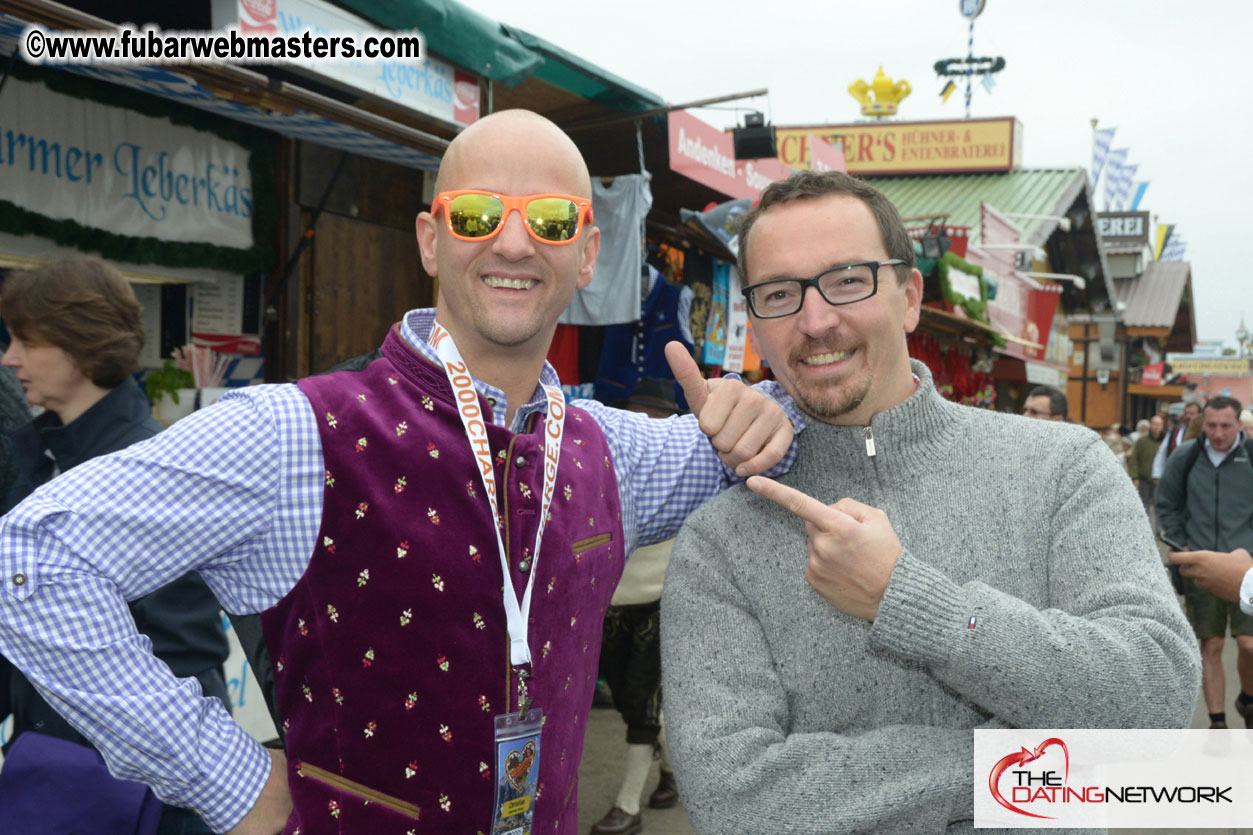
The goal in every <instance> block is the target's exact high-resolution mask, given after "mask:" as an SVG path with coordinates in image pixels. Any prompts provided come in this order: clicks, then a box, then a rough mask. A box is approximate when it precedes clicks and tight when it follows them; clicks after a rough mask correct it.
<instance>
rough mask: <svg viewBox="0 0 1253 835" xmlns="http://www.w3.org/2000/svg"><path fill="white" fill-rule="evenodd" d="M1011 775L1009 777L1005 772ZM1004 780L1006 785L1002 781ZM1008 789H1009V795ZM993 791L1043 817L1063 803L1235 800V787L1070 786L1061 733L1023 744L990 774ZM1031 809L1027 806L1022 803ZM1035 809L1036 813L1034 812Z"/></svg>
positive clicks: (1017, 808)
mask: <svg viewBox="0 0 1253 835" xmlns="http://www.w3.org/2000/svg"><path fill="white" fill-rule="evenodd" d="M1052 748H1057V749H1058V751H1059V752H1060V755H1061V756H1060V761H1059V758H1058V757H1057V756H1052V755H1051V756H1050V757H1049V759H1048V760H1047V761H1046V763H1045V765H1046V766H1051V767H1045V768H1043V769H1041V768H1038V767H1037V768H1027V766H1028V765H1030V764H1031V763H1036V762H1037V761H1038V760H1040V759H1041V758H1042V757H1044V755H1045V754H1046V753H1050V749H1052ZM1007 774H1008V779H1006V775H1007ZM1003 784H1004V785H1003ZM1005 787H1007V788H1008V789H1009V797H1008V798H1006V796H1005V791H1004V790H1003V789H1004V788H1005ZM988 790H989V791H990V792H991V793H992V798H993V799H994V800H995V801H996V802H997V803H998V804H1000V805H1001V806H1003V807H1004V808H1006V809H1008V810H1009V811H1011V812H1014V813H1016V814H1019V815H1025V816H1026V817H1029V818H1040V819H1043V820H1057V816H1056V815H1046V814H1040V812H1044V811H1049V812H1054V811H1060V809H1058V808H1057V805H1059V804H1088V803H1100V804H1109V803H1118V804H1158V803H1167V804H1175V803H1189V804H1193V803H1232V802H1233V801H1232V799H1231V797H1230V792H1231V790H1232V787H1231V786H1224V787H1219V786H1180V785H1177V786H1120V787H1113V786H1079V787H1072V786H1071V785H1070V749H1069V748H1068V747H1067V746H1066V743H1065V741H1064V740H1062V739H1061V738H1059V737H1055V736H1053V737H1048V738H1047V739H1045V740H1044V741H1043V742H1041V743H1040V744H1039V745H1037V746H1036V747H1035V748H1027V747H1022V748H1021V749H1020V750H1018V751H1015V752H1014V753H1011V754H1007V755H1005V756H1004V757H1001V758H1000V759H999V760H997V762H996V764H995V765H994V766H992V770H991V772H990V773H989V774H988ZM1024 806H1025V807H1030V808H1023V807H1024ZM1032 809H1034V810H1037V811H1032Z"/></svg>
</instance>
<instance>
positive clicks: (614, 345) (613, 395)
mask: <svg viewBox="0 0 1253 835" xmlns="http://www.w3.org/2000/svg"><path fill="white" fill-rule="evenodd" d="M691 308H692V291H691V290H690V289H688V288H687V287H684V286H683V285H681V284H677V283H675V282H673V281H671V280H670V279H668V278H665V277H664V276H661V277H659V278H658V279H657V281H656V283H655V284H654V285H653V288H652V291H651V292H650V293H649V294H648V299H647V300H646V301H645V302H644V311H643V314H642V316H641V318H640V320H639V321H638V322H632V323H631V324H628V325H613V326H612V327H609V328H606V329H605V345H604V347H603V348H602V349H601V353H600V370H599V373H598V375H597V378H596V389H595V391H596V399H597V400H599V401H600V402H602V403H608V404H611V405H612V404H615V403H618V402H621V401H623V400H626V399H627V398H628V397H630V396H631V392H632V391H633V390H634V389H635V383H636V381H637V380H638V379H639V378H640V377H660V378H662V379H664V380H673V379H674V374H673V373H672V372H671V371H670V364H669V363H668V362H667V361H666V354H665V348H666V343H667V342H671V341H674V340H678V341H679V342H682V343H683V344H684V345H685V346H686V347H687V349H688V350H689V351H691V350H692V334H691V332H690V331H689V330H688V318H689V317H690V315H691ZM674 393H675V401H676V402H677V403H678V404H679V406H681V407H682V408H683V409H685V410H686V409H687V401H686V400H685V399H684V397H683V389H682V388H681V387H680V386H679V384H678V383H675V384H674Z"/></svg>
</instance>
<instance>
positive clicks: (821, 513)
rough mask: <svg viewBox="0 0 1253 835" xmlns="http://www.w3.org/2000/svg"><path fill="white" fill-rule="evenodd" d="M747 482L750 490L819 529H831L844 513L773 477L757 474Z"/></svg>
mask: <svg viewBox="0 0 1253 835" xmlns="http://www.w3.org/2000/svg"><path fill="white" fill-rule="evenodd" d="M745 483H746V484H747V485H748V489H749V490H752V491H753V492H754V493H758V494H760V495H762V496H765V497H766V498H767V499H769V500H770V501H772V502H774V503H775V504H777V505H778V506H779V507H781V508H783V509H784V510H786V511H789V512H790V513H793V514H795V515H796V516H799V517H800V518H801V519H804V520H805V521H806V522H809V523H811V524H813V525H815V526H817V527H818V529H819V530H823V531H830V530H831V529H832V521H833V520H834V519H835V518H836V516H837V515H843V514H840V511H838V510H835V509H834V508H831V507H828V506H827V505H825V504H823V503H822V502H820V501H818V500H817V499H815V498H814V497H813V496H810V495H807V494H805V493H802V492H801V491H800V490H797V489H796V488H794V487H789V486H787V485H786V484H780V483H779V482H777V481H775V480H774V479H771V478H765V477H763V476H757V475H755V476H753V477H752V478H750V479H748V481H747V482H745Z"/></svg>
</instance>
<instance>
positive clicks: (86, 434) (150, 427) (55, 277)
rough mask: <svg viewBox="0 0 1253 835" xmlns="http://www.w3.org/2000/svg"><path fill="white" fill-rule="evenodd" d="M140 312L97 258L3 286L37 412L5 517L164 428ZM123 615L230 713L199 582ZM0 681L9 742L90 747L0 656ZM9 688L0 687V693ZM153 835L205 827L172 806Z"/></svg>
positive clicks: (143, 601)
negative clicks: (47, 488) (29, 735)
mask: <svg viewBox="0 0 1253 835" xmlns="http://www.w3.org/2000/svg"><path fill="white" fill-rule="evenodd" d="M141 315H142V309H141V307H140V304H139V302H138V300H137V299H136V298H135V293H134V291H133V290H132V289H131V286H130V284H129V283H128V282H127V281H126V279H125V278H123V277H122V275H121V273H119V272H118V271H117V270H116V269H114V268H113V267H111V266H109V265H107V264H105V263H104V262H102V261H99V260H95V259H74V260H68V261H58V262H55V263H51V264H48V265H46V266H44V267H41V268H38V269H34V270H27V271H22V272H14V273H12V274H10V276H9V277H8V278H7V279H6V280H5V282H4V285H3V287H0V317H3V319H4V322H5V324H6V325H7V326H8V330H9V334H10V337H11V342H10V343H9V347H8V349H7V350H6V351H5V352H4V356H3V359H2V360H0V362H3V364H4V365H5V366H6V367H7V368H8V369H12V370H13V371H14V372H15V373H16V375H17V379H18V382H19V383H20V384H21V386H22V388H23V389H24V390H25V393H26V399H27V401H28V402H29V403H30V404H31V405H32V406H39V407H42V408H43V409H44V411H43V413H42V414H40V415H39V416H38V417H36V418H35V419H34V420H31V421H30V422H29V423H27V424H25V425H24V426H21V427H19V428H18V429H17V430H16V431H14V432H12V433H10V434H9V437H8V439H7V441H8V443H9V448H10V452H11V455H12V461H13V464H14V468H13V469H14V474H13V479H12V483H11V484H9V485H6V486H7V490H6V494H5V501H4V507H3V509H4V511H5V512H8V510H9V509H10V508H12V507H13V506H14V505H16V504H17V503H18V502H20V501H21V500H22V499H23V498H25V497H26V496H27V495H28V494H29V493H31V492H32V491H33V490H35V488H37V487H38V486H39V485H41V484H44V483H45V482H47V481H50V480H51V479H52V478H54V477H55V476H56V475H58V474H59V473H63V472H65V471H66V470H69V469H71V468H72V467H75V466H77V465H79V464H81V463H83V462H84V461H87V460H89V459H91V458H95V457H96V456H99V455H105V454H106V453H110V452H115V451H117V450H120V449H125V448H126V447H128V446H130V445H131V444H134V443H137V442H139V441H143V440H146V439H148V438H151V437H152V436H153V435H155V434H157V433H158V432H160V431H161V424H159V423H157V422H156V420H154V419H153V417H152V412H151V407H150V405H149V403H148V398H147V396H146V395H145V394H144V392H143V391H142V390H141V389H140V387H139V385H138V384H137V383H136V382H135V379H134V377H133V376H132V375H133V374H134V372H135V371H136V369H137V368H138V362H139V352H140V350H141V349H142V348H143V344H144V331H143V325H142V323H141ZM130 609H131V613H132V614H133V615H134V617H135V624H136V626H137V628H138V629H139V631H140V632H141V633H143V634H144V635H147V636H148V638H150V639H151V640H152V646H153V651H154V652H155V654H156V656H157V657H158V658H160V659H161V660H162V661H164V662H165V663H166V664H168V665H169V666H170V668H171V669H172V670H173V671H174V674H175V675H176V676H179V677H180V678H185V677H194V678H195V679H196V680H197V681H198V682H199V685H200V687H201V688H202V690H203V692H204V693H205V695H209V696H217V697H218V698H219V699H221V701H222V703H223V704H225V705H226V706H227V707H228V709H229V707H230V697H229V693H228V691H227V687H226V681H225V676H224V674H223V664H224V663H225V661H226V656H227V653H228V651H229V647H228V645H227V642H226V633H225V630H224V629H223V625H222V616H221V610H220V607H219V605H218V602H217V599H216V598H214V596H213V593H212V592H210V591H209V588H208V586H206V585H205V584H204V581H203V580H201V579H200V576H199V575H198V574H195V573H188V574H186V575H184V576H183V577H181V578H179V579H178V580H175V581H174V582H173V583H171V584H170V585H168V586H165V587H163V588H161V589H158V590H157V591H154V592H153V593H151V594H149V595H147V596H145V597H142V598H140V599H138V600H134V601H131V603H130ZM0 678H3V679H5V680H6V682H7V684H8V699H7V703H0V721H2V720H3V718H4V716H5V715H6V714H8V713H10V712H11V713H12V714H13V719H14V728H13V739H12V740H10V742H9V745H12V743H13V741H16V739H17V738H18V737H19V736H21V735H22V734H23V733H26V732H29V731H38V732H39V733H42V734H46V735H49V736H53V737H58V738H60V739H64V740H70V741H72V742H76V743H78V744H80V745H88V743H87V741H86V740H85V739H84V738H83V737H82V736H81V735H80V734H79V733H78V732H77V731H76V730H74V728H73V727H71V726H70V725H69V723H67V722H66V721H65V720H64V719H62V718H61V716H60V715H59V714H57V713H56V712H55V711H54V710H53V709H52V708H51V707H50V706H49V705H48V704H47V702H45V701H44V700H43V699H42V698H41V697H40V695H39V693H38V692H37V691H36V690H35V688H34V686H33V685H32V684H31V683H30V682H29V681H27V679H26V678H25V677H24V676H23V675H22V674H21V673H20V672H18V670H17V669H15V668H13V667H12V666H11V665H10V664H9V662H8V661H7V660H6V659H4V658H3V657H0ZM4 691H5V687H4V686H0V694H3V693H4ZM5 750H6V751H7V750H8V746H6V749H5ZM9 765H11V763H8V762H6V766H9ZM103 779H106V780H109V779H112V778H110V777H107V776H105V777H104V778H103ZM62 796H64V795H62ZM6 802H12V800H11V799H10V800H8V801H6ZM93 831H94V830H93ZM157 831H158V832H159V833H161V835H199V833H208V832H209V831H210V830H209V829H208V827H206V826H205V825H204V823H203V822H202V821H201V819H200V817H199V816H198V815H196V814H195V813H194V812H191V811H189V810H186V809H181V808H176V807H172V806H167V807H164V809H163V810H162V814H161V824H160V828H159V829H158V830H157Z"/></svg>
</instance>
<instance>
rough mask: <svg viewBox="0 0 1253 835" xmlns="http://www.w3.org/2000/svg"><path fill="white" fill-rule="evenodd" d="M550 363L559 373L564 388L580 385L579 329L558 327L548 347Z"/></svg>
mask: <svg viewBox="0 0 1253 835" xmlns="http://www.w3.org/2000/svg"><path fill="white" fill-rule="evenodd" d="M548 362H549V364H550V365H552V367H553V370H554V371H556V372H557V377H558V378H560V380H561V384H562V385H563V386H567V385H568V386H573V385H578V384H579V383H581V382H583V380H582V379H581V378H580V377H579V329H578V328H577V327H575V326H574V325H558V326H557V330H556V331H555V332H554V333H553V341H552V344H550V345H549V346H548Z"/></svg>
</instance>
